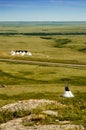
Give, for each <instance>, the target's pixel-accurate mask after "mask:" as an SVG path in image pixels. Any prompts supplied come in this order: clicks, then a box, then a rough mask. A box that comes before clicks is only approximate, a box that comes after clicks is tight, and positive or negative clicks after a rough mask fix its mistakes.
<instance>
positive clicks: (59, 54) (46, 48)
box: [0, 36, 86, 64]
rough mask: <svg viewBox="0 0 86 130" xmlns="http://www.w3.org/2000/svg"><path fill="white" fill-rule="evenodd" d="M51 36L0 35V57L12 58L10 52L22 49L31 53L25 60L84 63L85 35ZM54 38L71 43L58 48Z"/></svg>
mask: <svg viewBox="0 0 86 130" xmlns="http://www.w3.org/2000/svg"><path fill="white" fill-rule="evenodd" d="M51 38H52V39H50V40H47V39H43V38H40V37H39V36H38V37H36V36H34V37H33V36H9V37H8V36H0V46H1V48H0V52H1V53H0V57H10V58H14V57H12V56H11V54H10V52H11V51H12V50H19V49H23V50H29V51H31V53H32V57H27V60H29V58H30V59H32V60H33V59H35V60H36V59H39V60H46V61H56V62H59V61H61V62H69V63H73V62H75V63H78V62H79V63H84V64H85V63H86V60H85V59H86V55H85V51H86V50H85V49H86V42H85V41H86V37H85V36H52V37H51ZM55 39H70V40H71V43H68V44H66V45H64V46H62V47H61V48H58V47H55V45H56V44H58V43H56V41H55ZM16 58H17V57H16ZM22 58H23V57H22Z"/></svg>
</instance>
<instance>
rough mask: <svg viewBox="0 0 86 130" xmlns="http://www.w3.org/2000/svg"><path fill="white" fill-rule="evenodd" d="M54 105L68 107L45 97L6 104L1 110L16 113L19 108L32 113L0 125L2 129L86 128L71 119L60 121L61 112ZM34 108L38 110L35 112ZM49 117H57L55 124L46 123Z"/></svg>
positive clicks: (76, 129) (72, 129)
mask: <svg viewBox="0 0 86 130" xmlns="http://www.w3.org/2000/svg"><path fill="white" fill-rule="evenodd" d="M47 106H49V107H47ZM52 106H57V107H59V108H62V107H67V106H65V105H63V104H61V103H58V102H56V101H51V100H45V99H42V100H34V99H31V100H24V101H19V102H17V103H13V104H8V105H5V106H3V107H2V108H0V112H2V111H10V112H12V113H14V112H16V111H19V110H21V111H22V110H25V111H29V112H31V113H30V114H28V115H26V116H23V117H21V118H19V117H18V118H16V119H13V120H10V121H7V122H6V123H2V124H1V125H0V130H84V127H83V126H82V125H75V124H72V123H71V122H70V121H59V119H58V114H59V113H58V111H55V110H54V109H53V110H52ZM49 108H50V109H49ZM33 110H35V111H36V112H35V113H33ZM38 110H39V111H38ZM49 117H51V118H52V117H55V124H53V123H52V124H48V123H46V120H47V118H49ZM41 121H45V123H41Z"/></svg>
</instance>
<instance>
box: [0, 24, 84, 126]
mask: <svg viewBox="0 0 86 130" xmlns="http://www.w3.org/2000/svg"><path fill="white" fill-rule="evenodd" d="M0 30H3V32H5V31H7V32H8V31H9V32H10V31H17V32H36V31H37V32H40V31H44V32H45V31H49V32H55V31H63V32H64V31H66V32H68V31H69V32H76V31H77V32H78V31H81V32H82V31H84V32H85V30H84V27H80V28H79V27H76V28H72V27H71V29H70V28H69V27H67V28H66V27H65V28H64V27H58V28H56V27H47V26H46V27H42V28H41V27H18V28H17V27H0ZM59 39H61V40H62V41H64V40H65V39H68V40H70V41H71V42H68V43H64V42H63V43H62V42H61V43H59V42H58V41H60V40H59ZM58 45H60V46H58ZM56 46H57V47H56ZM20 49H22V50H29V51H30V52H31V53H32V56H31V57H28V56H25V57H21V56H11V54H10V52H11V51H12V50H20ZM0 58H10V59H24V60H38V61H41V60H42V61H52V62H62V63H75V64H86V36H85V35H58V36H56V35H52V36H24V35H15V36H4V35H3V36H1V35H0ZM67 82H69V86H70V89H71V91H72V92H73V94H74V96H75V97H74V98H72V99H65V98H62V97H61V94H62V93H63V92H64V87H65V85H66V83H67ZM2 84H5V85H6V86H7V87H6V88H2V87H1V88H0V106H3V105H5V104H8V103H12V102H16V101H19V100H27V99H51V100H57V101H58V102H61V103H63V104H67V105H69V108H68V109H67V110H66V109H64V110H59V112H60V114H61V117H60V120H71V121H74V122H76V123H78V124H83V125H84V126H85V127H86V124H85V122H86V116H85V115H86V101H85V100H86V69H85V68H67V67H51V66H42V65H29V64H23V63H22V64H19V63H11V62H0V85H2ZM65 113H66V115H65Z"/></svg>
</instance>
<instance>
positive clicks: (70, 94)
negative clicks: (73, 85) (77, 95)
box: [62, 85, 74, 98]
mask: <svg viewBox="0 0 86 130" xmlns="http://www.w3.org/2000/svg"><path fill="white" fill-rule="evenodd" d="M62 97H66V98H72V97H74V95H73V94H72V92H71V91H70V90H69V87H68V85H67V86H66V87H65V91H64V93H63V94H62Z"/></svg>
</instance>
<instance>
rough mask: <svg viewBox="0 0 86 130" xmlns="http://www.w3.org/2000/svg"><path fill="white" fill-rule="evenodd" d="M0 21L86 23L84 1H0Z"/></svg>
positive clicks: (85, 5) (85, 3)
mask: <svg viewBox="0 0 86 130" xmlns="http://www.w3.org/2000/svg"><path fill="white" fill-rule="evenodd" d="M0 21H86V0H0Z"/></svg>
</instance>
